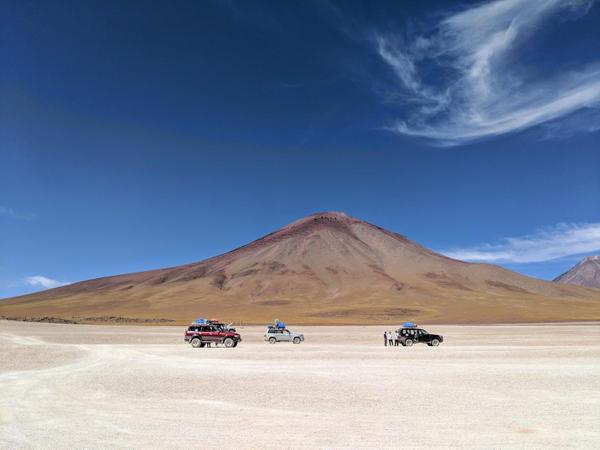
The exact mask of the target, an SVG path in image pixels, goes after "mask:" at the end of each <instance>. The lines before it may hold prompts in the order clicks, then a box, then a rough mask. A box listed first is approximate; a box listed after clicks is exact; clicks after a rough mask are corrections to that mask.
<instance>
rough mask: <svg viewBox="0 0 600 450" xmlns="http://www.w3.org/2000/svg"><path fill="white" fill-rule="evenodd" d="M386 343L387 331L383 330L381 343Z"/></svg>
mask: <svg viewBox="0 0 600 450" xmlns="http://www.w3.org/2000/svg"><path fill="white" fill-rule="evenodd" d="M387 344H388V337H387V331H384V332H383V345H385V346H386V347H387Z"/></svg>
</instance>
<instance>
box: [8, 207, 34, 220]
mask: <svg viewBox="0 0 600 450" xmlns="http://www.w3.org/2000/svg"><path fill="white" fill-rule="evenodd" d="M0 216H3V217H9V218H11V219H22V220H31V219H34V218H35V217H36V216H35V214H23V213H20V212H17V211H15V210H14V209H12V208H8V207H6V206H0Z"/></svg>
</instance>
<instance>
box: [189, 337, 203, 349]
mask: <svg viewBox="0 0 600 450" xmlns="http://www.w3.org/2000/svg"><path fill="white" fill-rule="evenodd" d="M191 344H192V347H194V348H200V347H204V346H203V345H202V341H201V340H200V339H198V338H194V339H192V342H191Z"/></svg>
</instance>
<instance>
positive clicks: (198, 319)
mask: <svg viewBox="0 0 600 450" xmlns="http://www.w3.org/2000/svg"><path fill="white" fill-rule="evenodd" d="M194 323H196V324H199V325H203V324H205V323H206V319H205V318H204V317H198V318H197V319H196V320H195V321H194Z"/></svg>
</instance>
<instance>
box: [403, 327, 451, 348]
mask: <svg viewBox="0 0 600 450" xmlns="http://www.w3.org/2000/svg"><path fill="white" fill-rule="evenodd" d="M398 334H399V335H400V343H401V344H402V346H403V347H410V346H412V345H413V344H417V343H418V344H427V345H428V346H430V347H437V346H438V345H440V344H441V343H442V342H444V336H441V335H439V334H432V333H429V332H428V331H427V330H425V329H423V328H418V327H403V328H400V329H399V330H398Z"/></svg>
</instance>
